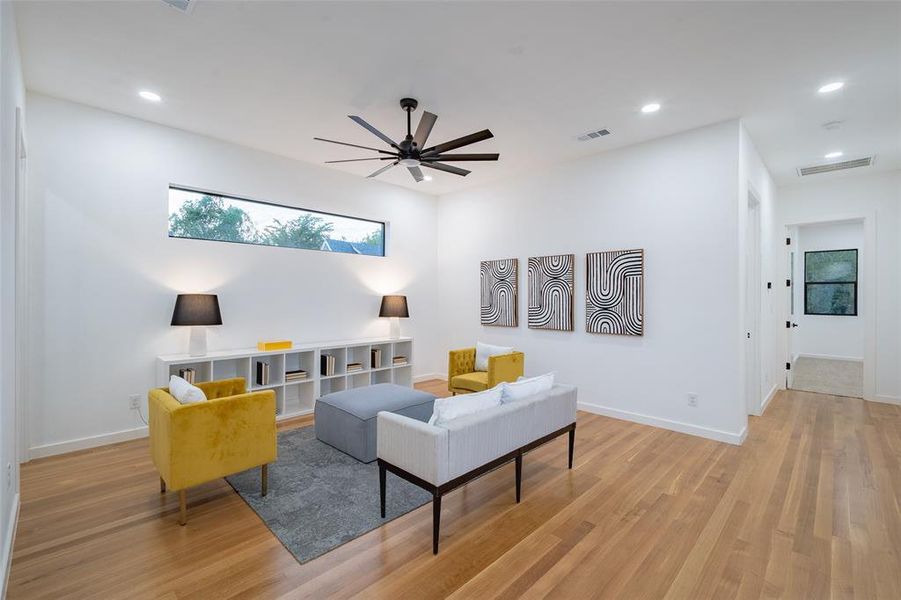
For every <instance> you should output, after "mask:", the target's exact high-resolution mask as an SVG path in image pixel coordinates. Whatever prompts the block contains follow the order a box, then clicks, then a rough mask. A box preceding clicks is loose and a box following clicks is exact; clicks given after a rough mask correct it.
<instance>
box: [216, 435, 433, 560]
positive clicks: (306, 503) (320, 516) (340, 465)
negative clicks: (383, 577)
mask: <svg viewBox="0 0 901 600" xmlns="http://www.w3.org/2000/svg"><path fill="white" fill-rule="evenodd" d="M226 481H228V483H229V484H230V485H231V486H232V487H233V488H234V489H235V491H236V492H238V494H240V496H241V497H242V498H243V499H244V501H245V502H247V504H248V505H249V506H250V507H251V508H252V509H253V510H254V511H256V513H257V514H258V515H259V516H260V518H261V519H262V520H263V522H264V523H265V524H266V526H267V527H269V529H270V530H271V531H272V533H274V534H275V535H276V537H278V539H279V540H280V541H281V543H282V544H283V545H284V546H285V548H287V549H288V550H289V551H290V552H291V554H293V555H294V557H295V558H296V559H297V560H298V561H300V562H301V563H304V562H307V561H309V560H312V559H314V558H316V557H317V556H320V555H322V554H325V553H326V552H328V551H329V550H332V549H334V548H337V547H338V546H340V545H342V544H344V543H347V542H349V541H351V540H352V539H354V538H357V537H359V536H361V535H363V534H364V533H366V532H367V531H371V530H373V529H375V528H376V527H379V526H381V525H384V524H385V523H387V522H388V521H390V520H391V519H396V518H397V517H399V516H401V515H403V514H406V513H408V512H410V511H411V510H413V509H415V508H418V507H420V506H422V505H423V504H425V503H426V502H429V501H431V499H432V496H431V494H429V493H428V492H426V491H425V490H422V489H420V488H418V487H416V486H415V485H413V484H411V483H408V482H406V481H404V480H403V479H401V478H399V477H397V476H395V475H392V474H391V473H388V481H387V489H388V491H387V495H386V505H385V514H386V518H384V519H382V518H381V517H380V516H379V469H378V463H376V462H372V463H369V464H364V463H361V462H359V461H358V460H356V459H355V458H352V457H350V456H348V455H347V454H344V453H343V452H341V451H339V450H335V449H334V448H332V447H331V446H329V445H328V444H325V443H323V442H320V441H319V440H317V439H316V434H315V432H314V429H313V427H312V426H309V427H303V428H301V429H292V430H290V431H285V432H282V433H279V435H278V460H277V461H276V462H275V463H274V464H271V465H269V494H268V495H267V496H266V497H265V498H264V497H262V496H260V470H259V469H258V468H257V469H251V470H249V471H244V472H242V473H238V474H237V475H232V476H231V477H227V478H226Z"/></svg>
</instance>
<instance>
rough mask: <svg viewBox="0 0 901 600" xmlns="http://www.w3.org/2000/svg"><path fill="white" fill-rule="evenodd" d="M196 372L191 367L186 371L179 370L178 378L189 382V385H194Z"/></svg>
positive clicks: (185, 369)
mask: <svg viewBox="0 0 901 600" xmlns="http://www.w3.org/2000/svg"><path fill="white" fill-rule="evenodd" d="M195 375H196V372H195V371H194V369H193V368H191V367H186V368H184V369H179V370H178V376H179V377H181V378H182V379H184V380H185V381H187V382H188V383H194V377H195Z"/></svg>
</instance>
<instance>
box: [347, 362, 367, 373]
mask: <svg viewBox="0 0 901 600" xmlns="http://www.w3.org/2000/svg"><path fill="white" fill-rule="evenodd" d="M362 370H363V365H362V364H361V363H358V362H352V363H347V372H348V373H357V372H359V371H362Z"/></svg>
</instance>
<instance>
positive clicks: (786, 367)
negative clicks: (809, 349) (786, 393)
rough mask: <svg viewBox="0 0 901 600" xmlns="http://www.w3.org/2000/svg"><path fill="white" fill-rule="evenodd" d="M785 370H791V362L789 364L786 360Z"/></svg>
mask: <svg viewBox="0 0 901 600" xmlns="http://www.w3.org/2000/svg"><path fill="white" fill-rule="evenodd" d="M785 370H786V371H791V370H792V364H791V363H788V362H787V363H785Z"/></svg>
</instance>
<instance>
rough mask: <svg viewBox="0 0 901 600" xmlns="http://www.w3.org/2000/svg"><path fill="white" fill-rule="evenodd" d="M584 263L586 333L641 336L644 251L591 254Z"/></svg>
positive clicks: (642, 332)
mask: <svg viewBox="0 0 901 600" xmlns="http://www.w3.org/2000/svg"><path fill="white" fill-rule="evenodd" d="M587 262H588V273H587V277H586V280H585V285H586V293H585V321H586V324H585V327H586V331H588V333H610V334H615V335H644V250H615V251H612V252H594V253H592V254H589V255H588V261H587Z"/></svg>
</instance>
